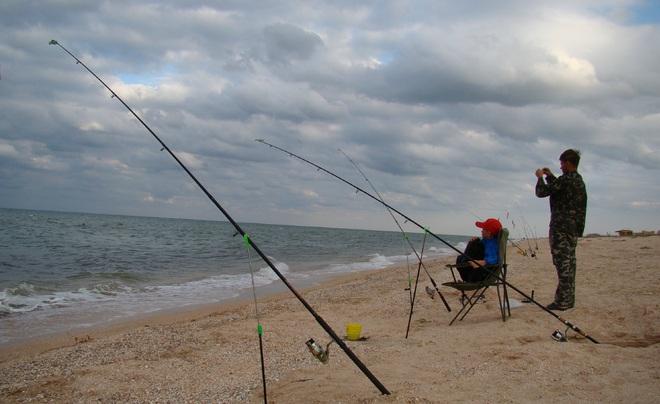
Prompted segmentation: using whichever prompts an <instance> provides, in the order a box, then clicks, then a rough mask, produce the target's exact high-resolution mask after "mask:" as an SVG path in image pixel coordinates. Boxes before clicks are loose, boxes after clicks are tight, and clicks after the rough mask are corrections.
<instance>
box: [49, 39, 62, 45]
mask: <svg viewBox="0 0 660 404" xmlns="http://www.w3.org/2000/svg"><path fill="white" fill-rule="evenodd" d="M48 45H59V43H58V42H57V41H56V40H54V39H51V40H50V42H48Z"/></svg>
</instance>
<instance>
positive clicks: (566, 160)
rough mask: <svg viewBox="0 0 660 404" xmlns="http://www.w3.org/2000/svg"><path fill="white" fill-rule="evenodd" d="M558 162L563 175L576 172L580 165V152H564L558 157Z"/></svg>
mask: <svg viewBox="0 0 660 404" xmlns="http://www.w3.org/2000/svg"><path fill="white" fill-rule="evenodd" d="M559 162H560V163H561V171H562V172H563V173H568V172H573V171H577V168H578V165H580V151H579V150H575V149H568V150H565V151H564V152H563V153H562V154H561V156H559Z"/></svg>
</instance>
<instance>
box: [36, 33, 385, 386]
mask: <svg viewBox="0 0 660 404" xmlns="http://www.w3.org/2000/svg"><path fill="white" fill-rule="evenodd" d="M49 44H50V45H57V46H59V47H60V48H62V49H63V50H64V51H65V52H66V53H68V54H69V56H71V57H72V58H73V59H75V60H76V63H77V64H80V65H82V66H83V67H84V68H85V70H87V71H88V72H89V73H90V74H91V75H92V76H94V77H95V78H96V79H97V80H98V81H99V82H100V83H101V84H103V86H104V87H105V88H106V89H108V91H110V93H111V94H112V97H113V98H117V99H118V100H119V102H121V103H122V105H124V107H126V109H128V110H129V111H130V112H131V114H133V116H134V117H135V118H136V119H137V120H138V121H140V123H141V124H142V126H144V127H145V129H147V131H149V133H151V135H152V136H153V137H154V138H155V139H156V140H157V141H158V143H160V145H161V146H162V147H163V148H162V150H167V152H168V153H169V154H170V156H172V158H173V159H174V160H176V162H177V163H178V164H179V166H180V167H181V168H182V169H183V170H184V171H185V172H186V173H187V174H188V176H190V178H191V179H192V180H193V181H194V182H195V184H197V186H198V187H199V188H200V189H201V190H202V192H204V194H205V195H206V196H207V197H208V198H209V200H210V201H211V202H212V203H213V205H215V207H216V208H218V210H220V212H222V214H223V215H224V216H225V217H226V218H227V220H229V222H230V223H231V224H232V225H233V226H234V228H235V229H236V231H237V232H238V233H239V234H240V235H241V236H243V239H244V240H245V242H246V243H249V245H250V246H251V247H252V248H253V249H254V251H256V252H257V254H258V255H259V256H260V257H261V259H263V260H264V262H265V263H266V264H268V266H269V267H270V269H272V270H273V272H275V274H276V275H277V277H278V278H280V280H281V281H282V282H283V283H284V284H285V285H286V287H287V288H289V290H290V291H291V293H293V294H294V296H296V298H297V299H298V300H299V301H300V303H302V305H303V306H305V308H306V309H307V311H309V312H310V314H311V315H312V316H313V317H314V319H316V321H317V322H318V323H319V325H320V326H321V327H322V328H323V329H324V330H325V332H327V333H328V335H330V337H331V338H332V339H333V340H334V341H335V342H336V343H337V345H338V346H339V347H340V348H341V349H342V350H343V351H344V352H345V353H346V355H347V356H348V357H349V358H350V359H351V360H352V361H353V363H354V364H355V365H356V366H357V367H358V368H360V370H361V371H362V373H364V374H365V376H367V377H368V378H369V380H371V382H372V383H373V384H374V385H375V386H376V387H377V388H378V390H380V392H381V393H382V394H390V392H389V391H388V390H387V388H385V386H384V385H383V384H382V383H381V382H380V381H379V380H378V379H377V378H376V376H374V375H373V373H371V371H370V370H369V369H368V368H367V367H366V366H365V365H364V363H362V361H360V359H359V358H358V357H357V356H356V355H355V353H353V351H351V349H350V348H349V347H348V346H347V345H346V343H344V341H342V339H341V338H340V337H339V336H338V335H337V333H335V331H334V330H333V329H332V328H331V327H330V325H329V324H328V323H327V322H326V321H325V320H324V319H323V317H321V316H320V315H319V314H318V313H316V311H315V310H314V309H313V308H312V306H310V304H309V303H307V301H306V300H305V299H304V298H303V297H302V295H301V294H300V293H298V291H297V290H296V289H295V288H294V287H293V285H291V284H290V283H289V281H288V280H287V279H286V277H285V276H284V275H283V274H282V273H281V272H280V271H279V270H278V269H277V268H276V267H275V265H274V264H273V263H272V262H271V260H270V259H269V258H268V257H267V256H266V254H264V253H263V252H262V251H261V249H260V248H259V247H258V246H257V244H256V243H255V242H254V241H253V240H252V238H251V237H249V236H248V234H247V233H245V231H243V229H242V228H241V226H239V225H238V223H236V221H235V220H234V219H233V218H232V217H231V216H230V215H229V213H228V212H227V211H226V210H225V209H224V208H223V207H222V206H221V205H220V204H219V203H218V201H217V200H216V199H215V198H214V197H213V195H211V193H210V192H209V191H208V190H207V189H206V188H205V187H204V185H202V183H201V182H199V180H198V179H197V178H196V177H195V176H194V175H193V173H192V172H190V170H188V168H187V167H186V166H185V165H184V164H183V162H181V160H179V158H178V157H177V156H176V155H175V154H174V153H173V152H172V150H170V148H169V147H167V145H166V144H165V143H164V142H163V141H162V140H161V139H160V138H159V137H158V136H157V135H156V133H155V132H154V131H153V130H151V128H150V127H149V125H147V124H146V123H145V122H144V121H143V120H142V119H141V118H140V117H139V116H138V115H137V114H136V113H135V112H134V111H133V110H132V109H131V107H129V106H128V104H126V103H125V102H124V100H122V99H121V98H120V97H119V96H118V95H117V94H116V93H115V92H114V91H113V90H112V89H111V88H110V87H108V85H107V84H105V82H104V81H103V80H101V78H100V77H99V76H97V75H96V73H94V72H93V71H92V70H91V69H90V68H89V67H87V65H85V64H84V63H83V62H82V61H81V60H80V59H78V58H77V57H76V56H74V55H73V53H71V52H69V50H68V49H66V48H65V47H64V46H62V45H61V44H60V43H59V42H57V41H56V40H54V39H53V40H51V41H50V43H49Z"/></svg>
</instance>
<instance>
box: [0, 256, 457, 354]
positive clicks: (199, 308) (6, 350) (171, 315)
mask: <svg viewBox="0 0 660 404" xmlns="http://www.w3.org/2000/svg"><path fill="white" fill-rule="evenodd" d="M445 259H446V257H435V258H432V259H430V262H434V261H437V260H443V261H444V260H445ZM400 266H401V264H393V265H390V266H388V267H386V268H380V269H371V270H361V271H356V272H352V273H340V274H337V273H334V274H321V275H319V276H317V277H315V278H313V279H307V280H304V281H303V282H301V284H300V285H293V287H294V288H296V290H297V291H298V292H299V293H301V294H303V295H304V294H305V293H307V292H310V291H314V290H316V289H319V288H324V287H328V286H332V285H335V284H338V283H344V282H350V281H351V280H353V279H355V278H359V277H361V276H363V275H366V274H368V273H371V272H376V273H377V272H379V271H387V270H388V269H390V268H398V267H400ZM256 290H257V299H258V304H260V305H261V304H263V303H268V302H272V301H274V300H279V299H285V298H287V297H291V298H294V295H293V294H292V292H291V291H290V290H289V289H288V288H287V287H286V286H285V285H284V283H283V282H282V281H281V280H277V281H275V282H274V283H271V284H268V285H264V286H258V287H257V288H256ZM246 307H251V308H252V310H254V300H253V296H252V289H244V290H242V291H240V292H239V294H238V296H235V297H230V298H227V299H223V300H222V301H219V302H214V303H203V304H190V305H186V306H184V307H180V308H168V309H162V310H157V311H153V312H149V313H142V314H136V315H133V316H130V317H126V318H121V319H115V320H112V321H110V322H108V323H105V324H95V325H92V326H81V327H78V328H75V329H73V330H70V331H55V332H52V333H46V334H43V335H40V336H35V337H28V338H27V339H25V340H23V341H12V342H9V343H6V344H0V362H2V361H6V360H10V359H14V358H16V357H19V356H21V355H25V354H28V355H35V354H36V355H38V354H39V353H43V352H47V351H50V350H53V349H58V348H64V347H70V346H74V345H76V344H78V343H79V342H87V341H89V340H90V339H98V338H103V337H108V336H112V335H116V334H118V333H122V332H126V331H129V330H132V329H135V328H140V327H145V326H147V327H148V326H165V325H169V324H177V323H182V322H183V323H185V322H190V321H196V320H199V319H202V318H205V317H209V316H211V315H217V314H218V313H225V312H230V311H237V310H244V309H246Z"/></svg>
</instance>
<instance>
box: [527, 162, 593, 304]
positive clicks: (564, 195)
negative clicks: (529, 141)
mask: <svg viewBox="0 0 660 404" xmlns="http://www.w3.org/2000/svg"><path fill="white" fill-rule="evenodd" d="M559 162H560V164H561V171H562V173H563V175H561V176H559V178H556V177H555V176H554V174H552V171H550V169H549V168H547V167H545V168H539V169H538V170H536V177H537V182H536V196H538V197H539V198H545V197H546V196H549V197H550V233H549V239H550V251H551V253H552V262H553V264H554V265H555V268H556V269H557V277H558V278H559V283H558V284H557V290H556V292H555V301H554V302H552V303H550V304H549V305H547V306H546V307H547V308H548V309H549V310H567V309H570V308H572V307H573V306H574V305H575V267H576V260H575V248H576V247H577V241H578V237H581V236H582V234H583V232H584V221H585V217H586V215H587V190H586V188H585V186H584V181H583V180H582V176H581V175H580V174H579V173H578V172H577V168H578V165H579V164H580V152H579V151H578V150H574V149H568V150H566V151H564V152H563V153H562V154H561V156H559ZM544 175H545V181H544V179H543V176H544Z"/></svg>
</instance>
